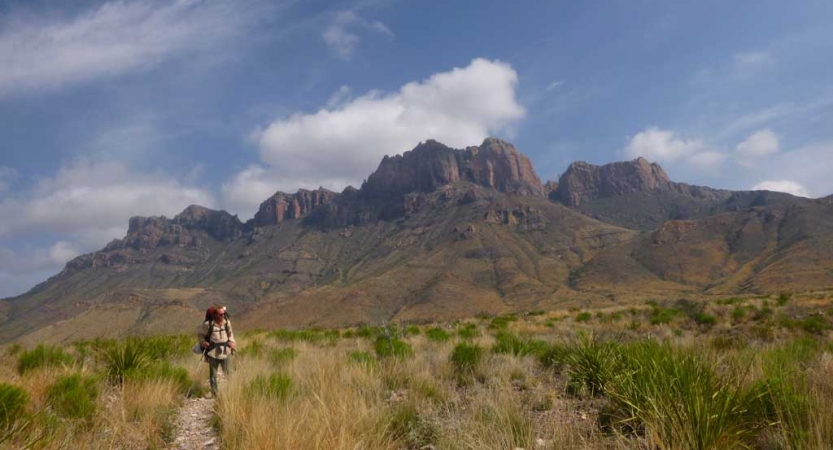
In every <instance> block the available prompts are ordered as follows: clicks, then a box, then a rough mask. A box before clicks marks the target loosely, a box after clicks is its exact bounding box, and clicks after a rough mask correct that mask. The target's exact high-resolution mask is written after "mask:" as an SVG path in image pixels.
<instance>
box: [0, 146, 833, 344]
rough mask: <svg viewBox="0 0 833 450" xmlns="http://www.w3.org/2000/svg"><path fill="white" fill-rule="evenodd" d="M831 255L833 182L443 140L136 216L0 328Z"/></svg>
mask: <svg viewBox="0 0 833 450" xmlns="http://www.w3.org/2000/svg"><path fill="white" fill-rule="evenodd" d="M638 230H651V231H650V232H640V231H638ZM831 254H833V196H831V197H827V198H823V199H818V200H808V199H800V198H797V197H793V196H790V195H788V194H781V193H774V192H766V191H760V192H732V191H724V190H718V189H711V188H707V187H699V186H690V185H686V184H682V183H674V182H672V181H670V180H669V179H668V176H667V175H666V174H665V172H664V171H663V170H662V169H661V168H660V167H659V166H658V165H656V164H650V163H648V162H647V161H645V160H644V159H641V158H640V159H637V160H634V161H630V162H624V163H614V164H609V165H605V166H593V165H590V164H587V163H575V164H573V165H571V166H570V168H569V169H568V170H567V172H566V173H565V174H564V175H563V176H562V177H561V178H560V179H559V182H558V183H555V182H548V183H547V184H546V185H542V184H541V182H540V180H539V178H538V176H537V175H536V174H535V171H534V170H533V168H532V165H531V163H530V162H529V159H528V158H526V157H525V156H524V155H522V154H520V153H519V152H518V151H517V150H516V149H515V148H514V147H513V146H512V145H511V144H508V143H506V142H503V141H500V140H497V139H486V140H485V141H484V142H483V143H482V144H481V145H480V146H476V147H468V148H466V149H464V150H455V149H451V148H449V147H446V146H445V145H442V144H440V143H438V142H435V141H427V142H425V143H422V144H420V145H418V146H417V147H416V148H414V149H413V150H411V151H409V152H405V153H404V154H403V155H401V156H394V157H385V158H384V159H383V161H382V162H381V164H380V165H379V168H378V170H377V171H376V172H374V173H373V174H371V175H370V176H369V177H368V179H367V182H366V183H364V184H363V186H362V187H361V189H354V188H352V187H348V188H346V189H345V190H344V191H343V192H341V193H334V192H331V191H328V190H326V189H317V190H314V191H307V190H300V191H298V192H297V193H295V194H286V193H282V192H278V193H276V194H275V195H273V196H272V197H270V198H269V199H267V200H266V201H264V202H263V203H262V204H261V206H260V208H259V210H258V212H257V214H256V215H255V217H254V218H253V219H252V220H250V221H248V222H247V223H245V224H243V223H241V222H240V220H238V218H237V217H236V216H232V215H230V214H228V213H227V212H225V211H214V210H210V209H207V208H203V207H200V206H196V205H192V206H189V207H188V208H186V209H185V210H184V211H183V212H182V213H180V214H178V215H177V216H175V217H174V218H173V219H167V218H165V217H134V218H131V219H130V222H129V226H128V231H127V234H126V236H125V237H124V238H123V239H117V240H114V241H112V242H111V243H109V244H108V245H107V246H106V247H105V248H103V249H102V250H101V251H98V252H93V253H90V254H87V255H82V256H79V257H78V258H76V259H74V260H72V261H70V262H69V263H68V264H67V266H66V268H65V269H64V271H62V272H61V273H60V274H58V275H56V276H55V277H53V278H51V279H49V280H47V281H46V282H44V283H41V284H40V285H38V286H36V287H35V288H34V289H32V290H31V291H30V292H28V293H26V294H24V295H22V296H19V297H16V298H13V299H6V300H4V301H2V302H0V307H2V308H3V313H4V316H5V322H2V323H3V327H0V338H3V339H9V338H14V337H18V336H23V335H26V336H28V339H31V340H32V341H38V340H44V339H49V340H71V339H82V338H92V337H96V336H107V335H114V334H124V333H128V332H129V333H156V332H181V331H182V326H183V323H188V321H189V320H192V319H193V317H195V316H196V317H198V316H199V310H201V309H204V308H205V307H206V306H207V305H208V304H211V303H222V304H225V305H227V306H229V307H230V308H231V309H232V311H234V312H235V313H236V314H235V317H236V318H235V320H236V322H235V323H236V324H237V325H238V326H242V327H243V328H249V327H276V326H301V325H324V326H333V325H344V324H355V323H368V322H371V323H377V322H378V321H381V320H430V319H437V318H443V319H451V318H463V317H467V316H471V315H473V314H476V313H480V312H487V313H503V312H508V311H523V310H540V309H547V308H550V307H552V306H554V305H560V306H564V305H565V304H570V303H569V302H576V303H574V304H575V305H582V304H584V302H589V301H598V299H600V298H608V299H610V298H618V296H620V295H622V293H631V295H633V296H634V298H637V297H638V298H640V299H642V300H644V296H645V295H651V296H652V297H655V298H659V297H662V296H679V295H696V294H709V293H737V292H768V290H772V289H776V290H781V289H793V288H795V289H798V288H800V289H816V288H818V289H824V288H829V287H831V286H833V258H831V256H830V255H831ZM0 320H3V317H0ZM56 324H60V326H57V325H56Z"/></svg>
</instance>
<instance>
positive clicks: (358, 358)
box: [347, 350, 376, 366]
mask: <svg viewBox="0 0 833 450" xmlns="http://www.w3.org/2000/svg"><path fill="white" fill-rule="evenodd" d="M347 357H348V358H350V361H351V362H353V363H356V364H361V365H364V366H372V365H373V364H374V363H375V362H376V360H375V359H373V355H371V354H370V353H368V352H365V351H361V350H353V351H351V352H349V353H348V354H347Z"/></svg>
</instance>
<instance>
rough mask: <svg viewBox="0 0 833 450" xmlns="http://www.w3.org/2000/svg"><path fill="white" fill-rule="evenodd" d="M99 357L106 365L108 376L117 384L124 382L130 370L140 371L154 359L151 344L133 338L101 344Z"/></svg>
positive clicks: (105, 369)
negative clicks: (110, 343)
mask: <svg viewBox="0 0 833 450" xmlns="http://www.w3.org/2000/svg"><path fill="white" fill-rule="evenodd" d="M98 357H99V359H100V360H101V362H102V363H103V365H104V371H105V373H106V374H107V378H108V379H109V380H110V381H111V382H114V383H117V384H121V383H123V382H124V379H125V376H126V375H127V373H128V372H131V371H133V372H135V371H140V370H142V369H144V368H145V367H147V366H149V365H150V364H151V362H152V361H154V359H153V358H152V356H151V352H150V348H149V346H147V345H145V344H144V343H143V342H142V341H138V340H133V339H128V340H125V341H122V342H117V343H114V344H112V345H103V346H100V347H99V350H98Z"/></svg>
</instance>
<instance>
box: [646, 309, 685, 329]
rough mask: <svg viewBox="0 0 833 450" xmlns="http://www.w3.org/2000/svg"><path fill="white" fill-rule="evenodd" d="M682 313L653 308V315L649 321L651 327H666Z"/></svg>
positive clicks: (674, 310)
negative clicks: (665, 325)
mask: <svg viewBox="0 0 833 450" xmlns="http://www.w3.org/2000/svg"><path fill="white" fill-rule="evenodd" d="M679 313H680V311H678V310H676V309H674V308H663V307H662V306H653V307H652V308H651V315H650V316H649V320H650V322H651V325H664V324H667V323H670V322H671V320H672V319H674V317H676V316H677V315H678V314H679Z"/></svg>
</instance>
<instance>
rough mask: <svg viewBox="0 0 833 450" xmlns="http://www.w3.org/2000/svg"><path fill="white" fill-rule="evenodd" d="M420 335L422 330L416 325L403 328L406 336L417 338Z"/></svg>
mask: <svg viewBox="0 0 833 450" xmlns="http://www.w3.org/2000/svg"><path fill="white" fill-rule="evenodd" d="M421 333H422V330H420V329H419V327H418V326H416V325H408V326H407V327H406V328H405V334H406V335H407V336H419V335H420V334H421Z"/></svg>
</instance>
